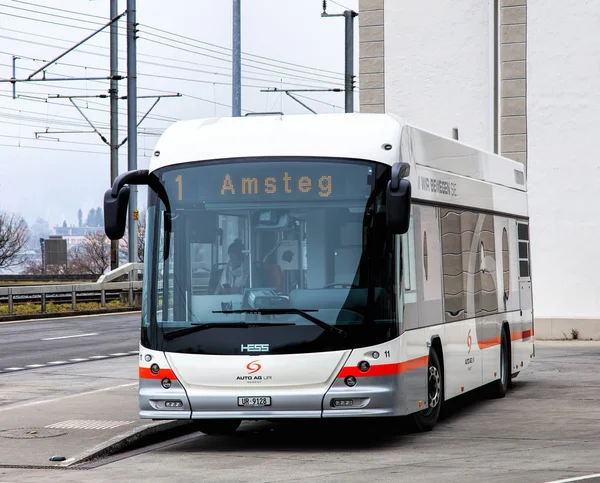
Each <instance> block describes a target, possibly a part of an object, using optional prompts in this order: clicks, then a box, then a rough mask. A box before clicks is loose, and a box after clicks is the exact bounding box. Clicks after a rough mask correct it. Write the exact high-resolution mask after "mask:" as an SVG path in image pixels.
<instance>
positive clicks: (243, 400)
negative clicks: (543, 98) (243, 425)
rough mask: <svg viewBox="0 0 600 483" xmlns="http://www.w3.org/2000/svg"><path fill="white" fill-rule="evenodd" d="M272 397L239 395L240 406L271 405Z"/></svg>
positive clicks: (256, 406)
mask: <svg viewBox="0 0 600 483" xmlns="http://www.w3.org/2000/svg"><path fill="white" fill-rule="evenodd" d="M270 405H271V398H270V397H268V396H267V397H238V406H243V407H246V408H248V407H250V408H259V407H263V406H270Z"/></svg>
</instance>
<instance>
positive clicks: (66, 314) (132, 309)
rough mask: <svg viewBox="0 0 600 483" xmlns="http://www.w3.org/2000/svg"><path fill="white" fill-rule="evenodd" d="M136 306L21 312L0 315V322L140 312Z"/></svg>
mask: <svg viewBox="0 0 600 483" xmlns="http://www.w3.org/2000/svg"><path fill="white" fill-rule="evenodd" d="M140 311H141V310H140V309H139V308H138V307H119V308H115V309H102V310H75V311H70V312H52V313H48V312H46V313H43V314H42V313H39V314H23V315H6V316H0V322H11V321H16V320H31V321H34V320H39V319H54V318H58V317H77V316H80V315H102V314H116V313H120V312H140Z"/></svg>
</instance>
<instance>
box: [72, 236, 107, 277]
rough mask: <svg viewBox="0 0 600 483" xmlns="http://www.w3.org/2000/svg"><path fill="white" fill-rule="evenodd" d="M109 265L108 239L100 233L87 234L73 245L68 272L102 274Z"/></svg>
mask: <svg viewBox="0 0 600 483" xmlns="http://www.w3.org/2000/svg"><path fill="white" fill-rule="evenodd" d="M108 267H110V240H109V239H108V238H107V237H106V236H105V235H102V234H97V235H87V236H86V237H85V239H84V241H83V243H81V245H78V246H76V247H73V250H72V253H71V257H70V260H69V272H70V273H78V274H83V273H90V274H94V275H102V274H103V273H104V272H105V271H106V269H107V268H108Z"/></svg>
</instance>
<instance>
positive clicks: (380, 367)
mask: <svg viewBox="0 0 600 483" xmlns="http://www.w3.org/2000/svg"><path fill="white" fill-rule="evenodd" d="M428 362H429V356H423V357H417V358H416V359H410V360H408V361H404V362H398V363H396V364H375V365H372V366H371V367H370V368H369V370H368V371H367V372H362V371H361V370H360V369H359V368H358V367H356V366H350V367H343V368H342V370H341V371H340V373H339V374H338V376H337V377H338V379H339V378H341V379H343V378H345V377H348V376H354V377H376V376H392V375H395V374H402V373H403V372H407V371H412V370H414V369H419V368H420V367H426V366H427V363H428Z"/></svg>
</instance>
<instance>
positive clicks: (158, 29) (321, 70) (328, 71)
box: [140, 24, 344, 78]
mask: <svg viewBox="0 0 600 483" xmlns="http://www.w3.org/2000/svg"><path fill="white" fill-rule="evenodd" d="M140 25H144V26H146V27H150V28H152V29H154V30H156V31H158V32H162V33H165V34H168V35H172V36H173V37H179V38H182V39H185V40H191V41H193V42H198V43H200V44H204V45H209V46H211V47H216V48H220V49H223V50H226V51H227V52H231V50H232V49H231V48H229V47H224V46H221V45H218V44H214V43H210V42H205V41H203V40H198V39H194V38H192V37H186V36H185V35H181V34H176V33H173V32H169V31H167V30H163V29H160V28H158V27H155V26H152V25H147V24H140ZM242 55H245V56H248V57H256V58H258V59H264V60H271V61H274V62H278V63H281V64H286V65H292V66H294V67H304V68H307V69H312V70H316V71H320V72H326V73H328V74H335V75H338V76H341V77H342V78H343V77H344V74H343V73H341V72H335V71H332V70H327V69H321V68H318V67H311V66H307V65H302V64H296V63H294V62H287V61H284V60H278V59H274V58H272V57H265V56H262V55H257V54H250V53H248V52H242Z"/></svg>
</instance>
